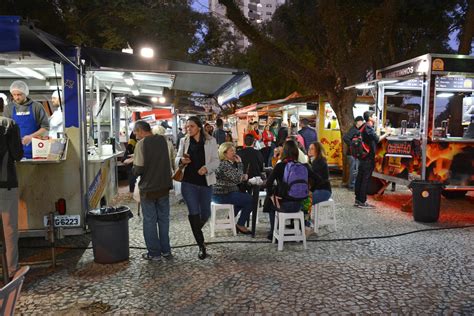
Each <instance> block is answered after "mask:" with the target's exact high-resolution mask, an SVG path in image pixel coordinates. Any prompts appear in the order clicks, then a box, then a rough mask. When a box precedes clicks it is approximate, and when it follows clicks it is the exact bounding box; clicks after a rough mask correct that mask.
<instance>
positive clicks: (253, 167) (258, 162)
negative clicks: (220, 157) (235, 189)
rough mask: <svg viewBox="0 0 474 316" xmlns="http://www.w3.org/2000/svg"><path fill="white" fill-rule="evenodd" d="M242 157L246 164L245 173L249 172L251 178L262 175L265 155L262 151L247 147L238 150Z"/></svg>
mask: <svg viewBox="0 0 474 316" xmlns="http://www.w3.org/2000/svg"><path fill="white" fill-rule="evenodd" d="M237 155H239V156H240V158H242V163H243V164H244V174H248V176H249V179H250V178H253V177H260V175H261V173H262V172H263V156H262V153H261V152H260V151H258V150H256V149H254V148H253V147H246V148H244V149H241V150H239V151H238V152H237Z"/></svg>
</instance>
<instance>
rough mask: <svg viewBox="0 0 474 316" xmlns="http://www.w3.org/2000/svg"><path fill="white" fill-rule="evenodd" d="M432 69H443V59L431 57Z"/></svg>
mask: <svg viewBox="0 0 474 316" xmlns="http://www.w3.org/2000/svg"><path fill="white" fill-rule="evenodd" d="M431 69H433V70H438V71H443V70H444V61H443V60H442V59H440V58H436V59H433V66H432V67H431Z"/></svg>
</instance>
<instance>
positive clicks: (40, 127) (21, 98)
mask: <svg viewBox="0 0 474 316" xmlns="http://www.w3.org/2000/svg"><path fill="white" fill-rule="evenodd" d="M29 92H30V91H29V88H28V85H27V84H26V83H25V82H23V81H20V80H17V81H14V82H13V83H12V84H11V86H10V93H11V94H12V97H13V101H12V102H11V103H10V104H8V105H7V106H6V107H5V109H4V112H3V115H4V116H5V117H8V118H11V119H13V120H14V121H15V122H16V124H17V125H18V126H19V127H20V135H21V142H22V144H23V151H24V155H23V157H24V158H27V159H32V156H33V155H32V154H33V152H32V147H31V140H32V138H33V137H35V136H41V135H43V134H46V133H47V131H48V130H49V121H48V115H47V114H46V111H45V110H44V108H43V105H41V104H40V103H38V102H35V101H33V100H31V99H30V98H28V95H29Z"/></svg>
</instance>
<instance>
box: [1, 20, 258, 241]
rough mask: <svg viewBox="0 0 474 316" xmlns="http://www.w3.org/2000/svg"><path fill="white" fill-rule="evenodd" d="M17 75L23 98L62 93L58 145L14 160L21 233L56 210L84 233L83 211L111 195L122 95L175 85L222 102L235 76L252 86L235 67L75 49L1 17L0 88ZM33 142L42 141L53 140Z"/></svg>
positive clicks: (32, 231) (63, 225)
mask: <svg viewBox="0 0 474 316" xmlns="http://www.w3.org/2000/svg"><path fill="white" fill-rule="evenodd" d="M15 80H22V81H24V82H26V83H27V85H28V86H29V90H30V95H29V97H30V98H32V99H33V100H35V101H39V102H41V103H42V104H43V106H44V108H45V109H46V112H48V106H49V103H50V101H51V94H52V92H53V91H55V90H60V91H61V92H62V95H63V96H62V109H63V122H64V135H61V136H62V137H61V138H60V139H61V141H62V143H63V144H64V146H63V148H62V151H59V152H57V154H55V155H50V153H46V154H45V155H43V156H40V155H33V159H23V160H22V161H20V162H19V163H17V171H18V178H19V179H18V180H19V214H18V218H19V231H20V236H46V234H47V231H48V229H49V228H48V227H49V226H50V223H51V221H50V220H49V219H50V216H49V214H50V213H54V214H55V215H54V218H53V221H54V223H53V224H54V227H55V229H56V231H57V232H58V235H59V236H60V237H61V236H65V235H77V234H82V233H84V232H85V229H86V225H85V214H86V213H87V211H88V210H90V209H92V208H96V207H98V206H100V205H102V204H107V203H110V202H111V200H112V198H113V197H114V196H115V195H116V194H117V189H118V181H117V157H118V156H122V155H123V152H121V150H120V137H119V135H120V130H121V127H120V120H121V117H120V113H121V111H120V106H121V102H120V100H121V99H122V98H123V97H124V96H134V97H137V98H138V97H139V96H141V97H146V98H151V97H159V96H162V95H163V92H164V90H165V89H169V90H171V89H175V90H183V91H189V92H199V93H201V94H202V95H206V96H210V97H215V98H219V100H220V101H221V102H223V103H225V102H227V100H228V99H229V98H238V97H239V96H240V95H241V93H243V92H242V91H240V90H239V89H238V87H239V84H240V83H241V81H245V83H246V85H244V86H245V87H246V88H247V90H248V85H249V84H250V85H251V83H250V79H249V76H248V75H247V73H246V72H244V71H240V70H237V69H231V68H223V67H213V66H207V65H201V64H193V63H185V62H179V61H172V60H165V59H159V58H156V57H155V58H152V59H144V58H142V57H140V56H138V55H131V54H126V53H121V52H116V51H107V50H103V49H97V48H84V47H76V46H74V45H72V44H70V43H67V42H64V41H62V40H60V39H58V38H56V37H54V36H52V35H50V34H47V33H45V32H42V31H41V30H39V29H37V28H36V27H35V26H34V25H33V24H31V23H29V22H27V21H23V20H22V19H21V18H20V17H17V16H0V92H2V93H4V94H6V95H10V93H9V86H10V84H11V83H12V82H13V81H15ZM122 136H123V135H122ZM122 138H123V137H122ZM36 143H38V144H40V145H39V147H44V146H47V145H51V140H49V139H40V140H38V141H37V142H36ZM50 147H54V146H50ZM37 153H39V151H37Z"/></svg>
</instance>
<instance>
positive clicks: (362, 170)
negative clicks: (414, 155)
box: [354, 111, 390, 208]
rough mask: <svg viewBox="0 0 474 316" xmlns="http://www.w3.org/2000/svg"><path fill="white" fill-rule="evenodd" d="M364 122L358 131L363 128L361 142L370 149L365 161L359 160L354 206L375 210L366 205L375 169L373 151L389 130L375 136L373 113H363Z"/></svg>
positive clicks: (374, 117) (388, 133)
mask: <svg viewBox="0 0 474 316" xmlns="http://www.w3.org/2000/svg"><path fill="white" fill-rule="evenodd" d="M364 120H365V124H362V126H361V127H360V128H359V130H361V129H362V128H363V127H364V126H365V128H364V130H363V131H362V140H363V142H364V143H365V144H366V145H367V146H368V147H369V148H370V151H369V154H368V155H367V157H366V158H365V159H360V160H359V170H358V172H357V178H356V183H355V203H354V206H357V207H359V208H375V207H374V206H373V205H370V204H369V203H367V190H368V188H369V182H370V177H371V176H372V172H373V171H374V168H375V150H376V146H377V143H378V142H379V141H381V140H382V139H384V138H386V137H387V136H388V135H390V130H389V129H387V133H386V134H384V135H382V136H378V135H377V134H376V132H375V128H374V125H375V124H376V122H377V116H375V113H374V111H366V112H364Z"/></svg>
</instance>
